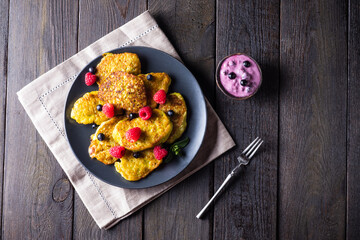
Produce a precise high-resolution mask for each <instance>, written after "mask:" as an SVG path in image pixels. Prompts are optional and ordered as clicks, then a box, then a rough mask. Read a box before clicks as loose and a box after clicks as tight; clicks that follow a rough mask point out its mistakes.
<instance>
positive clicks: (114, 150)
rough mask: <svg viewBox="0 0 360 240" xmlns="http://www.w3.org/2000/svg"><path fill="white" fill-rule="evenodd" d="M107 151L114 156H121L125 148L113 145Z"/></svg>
mask: <svg viewBox="0 0 360 240" xmlns="http://www.w3.org/2000/svg"><path fill="white" fill-rule="evenodd" d="M109 153H110V155H111V156H113V157H114V158H122V157H123V156H124V155H125V148H124V147H122V146H115V147H112V148H110V149H109Z"/></svg>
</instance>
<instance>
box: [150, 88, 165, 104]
mask: <svg viewBox="0 0 360 240" xmlns="http://www.w3.org/2000/svg"><path fill="white" fill-rule="evenodd" d="M153 99H154V101H155V102H156V103H159V104H164V103H165V102H166V92H165V91H164V90H162V89H161V90H159V91H157V92H156V93H155V94H154V97H153Z"/></svg>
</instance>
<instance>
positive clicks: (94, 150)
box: [89, 117, 123, 164]
mask: <svg viewBox="0 0 360 240" xmlns="http://www.w3.org/2000/svg"><path fill="white" fill-rule="evenodd" d="M121 119H123V117H122V118H115V117H114V118H111V119H110V120H108V121H106V122H103V123H102V124H101V125H100V126H99V127H98V129H97V130H96V133H95V134H93V135H91V142H90V146H89V155H90V157H91V158H96V159H97V160H99V161H100V162H102V163H104V164H113V163H114V162H115V161H116V160H117V158H114V157H113V156H111V155H110V153H109V149H110V148H112V147H115V146H117V145H118V144H117V143H116V142H115V140H114V139H113V137H112V132H113V130H114V127H115V125H116V124H117V123H118V122H119V121H120V120H121ZM100 133H102V134H104V135H105V139H104V140H103V141H100V140H98V138H97V136H98V135H99V134H100Z"/></svg>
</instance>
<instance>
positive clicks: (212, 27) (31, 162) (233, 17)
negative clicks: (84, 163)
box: [0, 0, 360, 239]
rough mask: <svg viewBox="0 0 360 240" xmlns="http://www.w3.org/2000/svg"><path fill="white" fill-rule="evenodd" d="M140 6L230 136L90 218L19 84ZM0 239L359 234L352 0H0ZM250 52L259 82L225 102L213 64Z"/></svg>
mask: <svg viewBox="0 0 360 240" xmlns="http://www.w3.org/2000/svg"><path fill="white" fill-rule="evenodd" d="M147 9H149V10H150V11H151V13H152V14H153V15H154V17H155V18H156V20H157V21H158V23H159V25H160V27H161V28H162V29H163V31H164V32H165V34H167V36H168V37H169V39H170V41H171V42H172V43H173V44H174V46H175V48H176V49H177V50H178V52H179V54H180V56H181V57H182V59H183V60H184V62H185V64H186V65H187V66H188V67H189V68H190V70H191V71H192V72H193V73H194V74H195V76H196V77H197V79H198V81H199V83H200V85H201V87H202V89H203V91H204V93H205V95H206V96H207V98H208V99H209V100H210V102H211V104H212V105H213V107H214V108H215V110H216V111H217V113H218V114H219V116H220V118H221V119H222V120H223V122H224V124H225V125H226V127H227V128H228V130H229V131H230V133H231V134H232V136H233V138H234V140H235V141H236V142H237V147H236V148H234V149H233V150H231V151H229V152H227V153H226V154H224V155H223V156H222V157H220V158H219V159H217V160H216V161H215V162H214V163H213V164H210V165H209V166H207V167H205V168H204V169H202V170H201V171H199V172H198V173H196V174H194V175H193V176H192V177H190V178H189V179H187V180H186V181H184V182H182V183H180V184H179V185H177V186H176V187H175V188H173V189H172V190H171V191H169V192H167V193H166V194H164V195H163V196H161V197H160V198H159V199H157V200H155V201H153V202H151V203H150V204H148V205H147V206H146V207H144V208H143V209H141V210H139V211H138V212H137V213H135V214H134V215H132V216H130V217H128V218H127V219H125V220H124V221H122V222H120V223H119V224H118V225H117V226H115V227H114V228H112V229H111V230H109V231H105V230H100V229H99V228H98V227H97V225H96V224H95V222H94V221H93V219H92V218H91V216H90V215H89V213H88V211H87V210H86V208H85V207H84V205H83V203H82V202H81V200H80V199H79V197H78V195H77V194H76V192H74V190H73V188H72V187H71V186H70V184H69V181H68V180H67V178H66V176H65V174H64V173H63V172H62V170H61V168H60V166H59V164H58V163H57V162H56V160H55V158H54V157H53V155H52V154H51V152H50V151H49V149H48V148H47V146H46V144H45V143H44V142H43V140H42V139H41V137H40V136H39V134H38V133H37V131H36V130H35V128H34V126H33V125H32V123H31V121H30V119H29V118H28V116H27V115H26V113H25V111H24V110H23V108H22V107H21V105H20V103H19V101H18V100H17V96H16V92H17V91H18V90H20V89H21V88H22V87H23V86H25V85H26V84H27V83H29V82H31V81H32V80H33V79H35V78H36V77H38V76H39V75H41V74H42V73H45V72H46V71H48V70H49V69H51V68H53V67H54V66H56V65H57V64H59V63H61V62H62V61H64V60H66V59H67V58H69V57H71V56H72V55H73V54H75V53H76V52H78V51H79V50H81V49H83V48H85V47H86V46H88V45H89V44H91V43H92V42H94V41H95V40H97V39H98V38H100V37H102V36H103V35H105V34H106V33H108V32H110V31H111V30H113V29H115V28H117V27H119V26H121V25H122V24H124V23H126V22H127V21H129V20H131V19H132V18H134V17H136V16H137V15H139V14H140V13H142V12H143V11H145V10H147ZM0 17H1V20H0V74H1V76H2V77H1V86H0V87H1V90H0V91H1V95H0V122H1V124H0V136H1V137H0V161H1V167H2V169H1V178H0V179H2V184H1V186H2V187H1V194H2V198H0V199H1V206H2V208H1V214H2V222H1V228H2V237H3V238H4V239H29V238H33V239H62V238H64V239H70V238H75V239H275V238H280V239H359V236H360V203H359V202H360V201H359V199H360V173H359V171H360V161H359V160H360V148H359V145H360V130H359V128H360V107H359V104H360V90H359V89H360V67H359V63H360V43H359V39H360V2H359V1H356V0H348V1H340V0H339V1H328V0H318V1H316V0H312V1H280V0H268V1H264V0H251V1H245V0H244V1H236V0H232V1H230V0H229V1H225V0H224V1H222V0H218V1H217V2H216V1H214V0H200V1H183V0H177V1H172V0H138V1H133V0H120V1H113V0H111V1H104V0H103V1H95V0H91V1H90V0H89V1H85V0H61V1H60V0H59V1H35V0H34V1H22V0H9V1H7V0H3V1H0ZM235 52H244V53H248V54H250V55H251V56H253V57H254V58H255V59H257V60H258V62H259V63H260V65H261V67H262V70H263V76H264V80H263V85H262V87H261V90H260V91H259V92H258V93H257V94H256V95H255V96H254V97H253V98H251V99H249V100H246V101H234V100H231V99H229V98H227V97H226V96H224V95H223V94H222V93H221V91H220V90H219V89H217V87H216V85H215V81H214V69H215V66H216V63H217V62H218V61H219V60H220V59H222V58H223V57H224V56H226V55H227V54H230V53H235ZM255 136H261V137H263V138H264V139H265V141H266V144H265V145H264V146H263V148H262V151H261V153H259V154H258V156H257V157H256V159H255V160H254V161H253V162H252V163H251V164H250V166H248V167H247V169H246V170H245V171H243V173H242V175H241V176H240V177H239V179H238V180H237V181H236V182H235V183H234V184H233V185H232V186H230V187H229V189H228V191H227V192H226V193H225V194H223V195H222V196H221V198H220V199H219V200H218V201H217V203H216V205H215V206H214V207H213V208H211V210H210V212H209V214H207V215H206V217H205V218H204V219H203V220H201V221H200V220H198V219H196V218H195V215H196V214H197V213H198V211H199V210H200V209H201V208H202V207H203V205H204V204H205V203H206V201H207V200H208V199H209V198H210V197H211V196H212V194H213V193H214V191H215V190H216V189H217V188H218V187H219V186H220V184H221V182H222V181H223V180H224V178H225V177H226V175H227V174H228V173H229V172H230V171H231V169H232V168H233V167H235V165H236V156H237V155H238V154H239V151H240V150H241V149H242V148H243V147H244V146H245V145H247V144H248V143H249V141H250V140H251V139H253V138H254V137H255Z"/></svg>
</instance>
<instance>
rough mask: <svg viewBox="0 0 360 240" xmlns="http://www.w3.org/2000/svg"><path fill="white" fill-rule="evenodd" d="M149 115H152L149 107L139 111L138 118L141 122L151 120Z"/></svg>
mask: <svg viewBox="0 0 360 240" xmlns="http://www.w3.org/2000/svg"><path fill="white" fill-rule="evenodd" d="M151 115H152V109H151V107H149V106H146V107H143V108H142V109H140V111H139V116H140V117H141V119H142V120H148V119H149V118H151Z"/></svg>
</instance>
